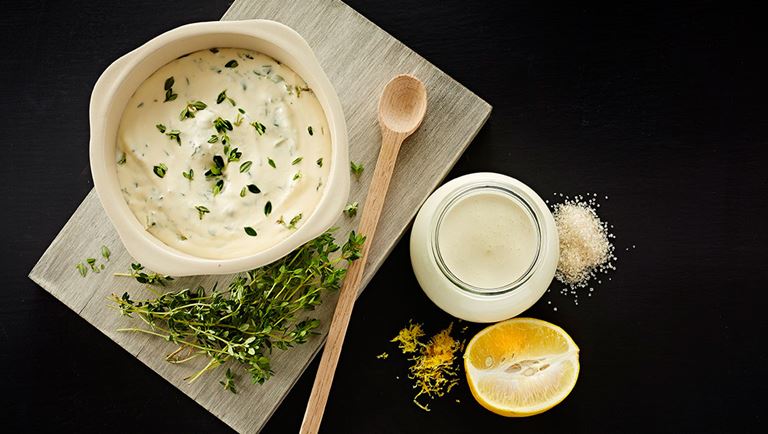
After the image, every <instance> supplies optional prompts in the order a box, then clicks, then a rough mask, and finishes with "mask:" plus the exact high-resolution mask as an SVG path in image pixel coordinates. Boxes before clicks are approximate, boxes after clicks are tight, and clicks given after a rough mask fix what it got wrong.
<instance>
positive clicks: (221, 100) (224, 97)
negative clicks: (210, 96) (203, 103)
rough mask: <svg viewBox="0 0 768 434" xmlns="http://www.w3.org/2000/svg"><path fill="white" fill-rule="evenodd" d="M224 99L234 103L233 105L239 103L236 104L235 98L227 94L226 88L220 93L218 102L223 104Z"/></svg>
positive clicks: (217, 98)
mask: <svg viewBox="0 0 768 434" xmlns="http://www.w3.org/2000/svg"><path fill="white" fill-rule="evenodd" d="M224 101H227V102H229V103H230V104H232V107H234V106H236V105H237V104H235V100H233V99H232V98H230V97H228V96H227V90H226V89H224V90H222V91H221V93H220V94H219V96H217V97H216V104H221V103H223V102H224Z"/></svg>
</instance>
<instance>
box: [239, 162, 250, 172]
mask: <svg viewBox="0 0 768 434" xmlns="http://www.w3.org/2000/svg"><path fill="white" fill-rule="evenodd" d="M251 165H253V161H250V160H249V161H245V162H243V163H241V164H240V173H245V172H247V171H249V170H250V169H251Z"/></svg>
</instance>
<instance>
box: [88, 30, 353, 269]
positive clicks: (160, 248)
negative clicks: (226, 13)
mask: <svg viewBox="0 0 768 434" xmlns="http://www.w3.org/2000/svg"><path fill="white" fill-rule="evenodd" d="M214 34H218V35H222V34H224V35H228V36H235V37H237V36H242V37H244V38H250V39H253V38H256V39H261V40H264V41H265V42H267V43H269V44H272V45H274V46H276V47H277V48H279V49H280V50H283V51H285V52H286V53H287V54H288V55H289V56H291V57H293V58H294V59H296V62H297V64H300V65H301V67H302V68H301V69H304V70H306V71H309V74H306V75H304V74H299V75H300V76H301V77H302V79H304V80H305V81H306V82H307V83H311V84H310V86H311V87H312V88H313V89H315V90H316V94H317V95H318V100H320V104H321V106H322V108H323V111H324V113H325V117H326V121H327V122H328V128H329V130H330V131H329V132H330V135H331V160H332V161H331V167H330V171H329V175H328V179H327V182H326V184H325V188H324V191H323V194H322V196H321V197H320V199H319V201H318V202H317V205H316V206H315V209H314V210H313V211H312V213H311V214H310V215H308V216H306V220H305V222H304V224H303V225H301V226H300V227H299V228H297V229H296V230H295V231H294V232H293V233H292V234H290V235H289V236H287V237H286V238H284V239H282V240H281V241H279V242H277V243H276V244H275V245H273V246H272V247H270V248H268V249H265V250H261V251H258V252H255V253H253V254H250V255H246V256H240V257H235V258H226V259H212V258H204V257H198V256H194V255H191V254H188V253H185V252H182V251H179V250H177V249H175V248H173V247H170V246H168V245H166V244H165V243H163V242H162V241H160V240H159V239H158V238H156V237H155V236H154V235H152V234H151V233H149V232H148V231H146V230H145V229H144V228H143V227H142V226H141V224H140V223H139V221H138V220H137V219H136V217H135V215H134V214H133V212H132V211H131V210H130V208H129V207H128V205H127V203H126V202H125V200H124V199H123V197H122V195H121V194H120V191H119V183H117V184H116V183H115V182H112V181H115V180H116V179H117V174H116V162H115V158H114V155H113V154H114V153H113V151H114V149H115V146H116V137H115V138H109V137H106V134H107V130H108V128H107V124H108V121H110V120H111V121H112V122H119V120H120V118H121V116H113V117H112V118H111V119H107V113H108V112H109V109H110V108H111V107H112V105H114V104H116V103H118V104H122V102H119V101H118V102H116V101H115V99H116V93H117V92H118V91H119V90H120V89H121V87H122V86H123V85H124V83H125V81H126V80H127V78H129V77H130V76H131V74H132V73H135V71H136V69H137V68H138V67H139V66H140V65H141V64H142V62H143V61H145V60H146V59H147V57H148V56H149V55H150V54H152V53H154V52H155V51H156V50H159V49H167V47H168V46H172V45H174V44H181V43H183V42H184V41H185V40H188V39H190V38H196V37H200V36H205V35H214ZM244 45H245V46H242V47H236V48H248V47H247V45H248V44H247V43H246V44H244ZM182 51H184V52H182ZM175 54H176V57H179V56H182V55H184V54H188V50H179V52H177V53H175ZM176 57H174V58H176ZM172 60H173V59H170V60H168V62H170V61H172ZM278 60H280V61H281V62H282V61H283V59H278ZM284 63H286V64H287V65H288V66H291V62H284ZM292 69H293V68H292ZM126 102H127V101H126ZM123 109H124V108H123V107H121V108H119V110H120V113H122V110H123ZM89 118H90V143H89V151H90V152H89V154H90V165H91V173H92V176H93V180H94V186H95V189H96V193H97V196H98V198H99V200H100V202H101V204H102V206H103V208H104V210H105V212H106V214H107V217H108V218H109V220H110V222H111V223H112V225H113V226H114V227H115V229H116V231H117V233H118V236H119V237H120V239H121V241H122V242H123V245H125V247H126V249H127V250H128V252H129V253H130V254H131V256H133V258H135V259H136V260H137V261H139V262H141V263H142V264H143V265H145V266H146V267H147V268H149V269H152V270H153V271H156V272H158V273H162V274H169V275H174V276H188V275H212V274H229V273H237V272H242V271H246V270H250V269H253V268H257V267H260V266H263V265H266V264H268V263H271V262H273V261H275V260H277V259H279V258H281V257H283V256H285V255H287V254H288V253H290V252H291V251H293V250H294V249H296V248H298V247H300V246H301V245H302V244H304V243H306V242H308V241H310V240H312V239H313V238H315V237H317V236H319V235H320V234H322V233H323V232H324V231H326V230H328V228H329V227H331V226H332V225H333V223H335V222H336V220H337V219H338V218H339V216H340V215H341V211H342V209H343V207H344V205H345V204H346V201H347V198H348V196H349V184H350V175H349V170H348V167H349V154H348V142H347V128H346V121H345V117H344V112H343V110H342V107H341V102H340V101H339V98H338V95H337V93H336V91H335V89H334V87H333V85H332V84H331V82H330V80H329V79H328V77H327V76H326V74H325V72H324V71H323V69H322V67H321V66H320V62H319V61H318V60H317V58H316V57H315V55H314V52H313V51H312V49H311V48H310V46H309V44H308V43H307V42H306V40H304V38H302V37H301V35H299V34H298V33H297V32H296V31H295V30H293V29H291V28H290V27H288V26H286V25H284V24H282V23H279V22H276V21H271V20H262V19H256V20H240V21H212V22H200V23H193V24H187V25H184V26H181V27H177V28H175V29H172V30H170V31H168V32H165V33H163V34H161V35H159V36H157V37H155V38H153V39H151V40H149V41H147V42H146V43H144V44H143V45H141V46H140V47H138V48H136V49H135V50H133V51H131V52H129V53H127V54H125V55H123V56H122V57H120V58H119V59H117V60H116V61H114V62H113V63H112V64H111V65H110V66H109V67H107V68H106V69H105V71H104V72H103V73H102V75H101V76H100V77H99V79H98V81H97V82H96V84H95V85H94V88H93V92H92V94H91V101H90V108H89ZM114 118H116V120H115V119H114ZM111 176H114V179H113V180H110V179H109V178H110V177H111Z"/></svg>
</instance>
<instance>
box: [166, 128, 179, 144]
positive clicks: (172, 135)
mask: <svg viewBox="0 0 768 434" xmlns="http://www.w3.org/2000/svg"><path fill="white" fill-rule="evenodd" d="M165 135H166V136H168V138H169V139H171V140H176V143H178V144H179V146H181V131H179V130H171V131H169V132H167V133H165Z"/></svg>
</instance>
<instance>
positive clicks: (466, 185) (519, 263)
mask: <svg viewBox="0 0 768 434" xmlns="http://www.w3.org/2000/svg"><path fill="white" fill-rule="evenodd" d="M558 244H559V243H558V237H557V230H556V228H555V222H554V219H553V218H552V213H551V212H550V211H549V209H548V208H547V206H546V204H545V203H544V201H543V200H542V199H541V198H540V197H539V196H538V195H537V194H536V193H535V192H534V191H533V190H531V189H530V188H529V187H528V186H526V185H525V184H523V183H521V182H520V181H518V180H516V179H514V178H510V177H508V176H505V175H500V174H497V173H485V172H483V173H473V174H470V175H465V176H462V177H460V178H457V179H454V180H452V181H450V182H448V183H446V184H445V185H443V186H442V187H440V188H439V189H437V190H436V191H435V192H434V193H433V194H432V195H431V196H430V197H429V198H428V199H427V201H426V202H425V203H424V205H423V206H422V207H421V210H420V211H419V213H418V215H417V216H416V220H415V222H414V225H413V230H412V232H411V246H410V248H411V264H412V265H413V270H414V273H415V274H416V278H417V279H418V281H419V284H420V285H421V287H422V289H423V290H424V292H425V293H426V294H427V296H428V297H429V298H430V299H431V300H432V301H433V302H434V303H435V304H436V305H438V307H440V308H441V309H443V310H444V311H446V312H448V313H450V314H451V315H453V316H456V317H458V318H461V319H465V320H468V321H474V322H493V321H500V320H503V319H507V318H511V317H513V316H516V315H518V314H520V313H521V312H523V311H525V310H526V309H528V308H529V307H531V306H532V305H533V304H534V303H535V302H536V301H537V300H538V299H539V298H540V297H541V296H542V295H543V294H544V292H545V291H546V289H547V287H548V286H549V284H550V283H551V282H552V278H553V277H554V274H555V269H556V267H557V259H558V255H559V248H558Z"/></svg>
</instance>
